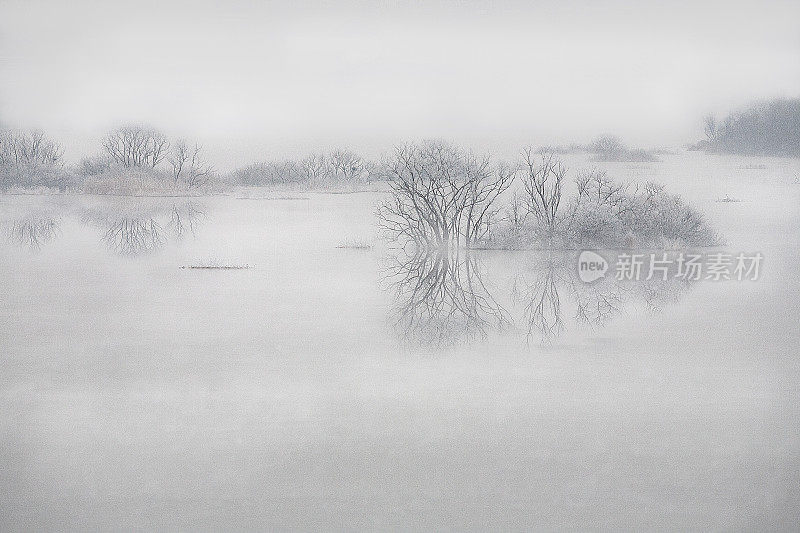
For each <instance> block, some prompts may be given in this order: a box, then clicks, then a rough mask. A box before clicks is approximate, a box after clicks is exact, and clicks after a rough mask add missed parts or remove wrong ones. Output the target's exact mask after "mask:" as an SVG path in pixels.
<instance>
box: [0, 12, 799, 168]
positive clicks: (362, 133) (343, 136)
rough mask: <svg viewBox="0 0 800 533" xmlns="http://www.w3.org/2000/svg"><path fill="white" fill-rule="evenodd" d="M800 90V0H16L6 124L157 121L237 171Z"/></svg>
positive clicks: (613, 120)
mask: <svg viewBox="0 0 800 533" xmlns="http://www.w3.org/2000/svg"><path fill="white" fill-rule="evenodd" d="M778 95H783V96H798V95H800V2H798V1H796V0H793V1H786V2H769V1H760V2H755V1H754V2H736V1H726V2H700V1H692V2H652V3H647V2H642V1H629V2H604V1H587V2H519V3H516V2H500V1H495V2H466V1H462V2H425V3H424V4H423V3H413V2H352V1H350V2H254V1H252V2H248V1H226V2H222V1H220V2H202V1H194V2H169V1H165V0H161V1H149V0H128V1H126V2H113V1H102V2H90V1H80V0H72V1H70V2H55V1H53V2H49V1H48V2H44V1H35V0H25V1H9V0H0V122H2V123H3V124H5V125H6V126H10V127H37V128H43V129H45V130H47V131H48V132H51V133H52V134H53V135H54V136H55V137H57V138H59V139H61V140H63V141H65V142H68V145H69V146H68V155H71V156H73V157H77V156H80V155H84V153H85V152H87V151H90V150H92V149H93V147H94V146H95V144H96V143H98V142H99V138H100V136H101V135H102V132H103V131H104V130H106V129H108V128H111V127H113V126H115V125H118V124H121V123H125V122H140V123H150V124H153V125H155V126H157V127H159V128H162V129H163V130H165V131H166V132H168V133H170V134H172V135H182V136H188V137H192V138H197V139H199V140H201V141H202V142H203V143H204V144H205V145H206V147H207V148H208V149H209V150H210V151H211V153H212V154H213V157H214V159H215V160H216V161H217V163H218V165H219V166H220V167H223V168H225V167H229V166H231V165H233V164H239V163H242V164H243V163H249V162H252V161H254V160H257V159H264V158H269V157H276V156H284V155H294V154H297V153H301V152H305V151H308V150H316V149H326V148H330V147H333V146H335V145H342V146H349V147H351V148H353V149H356V150H361V151H363V152H365V153H368V154H371V155H372V154H375V153H377V152H379V151H381V150H384V149H386V148H389V147H390V146H391V145H392V144H393V143H396V142H397V141H399V140H401V139H415V138H423V137H448V138H452V139H455V140H457V141H460V142H464V143H466V144H469V145H470V146H472V147H473V148H476V149H480V150H483V149H493V150H495V151H497V150H500V151H502V148H501V147H504V146H510V147H511V149H512V150H513V151H516V150H518V149H519V147H520V146H522V145H524V144H542V143H549V142H570V141H573V140H574V141H587V140H589V139H591V137H592V136H594V135H596V134H599V133H602V132H613V133H617V134H619V135H620V136H622V137H623V138H624V139H625V140H627V141H628V142H629V143H630V144H634V145H645V146H652V145H675V144H681V143H684V142H687V141H689V140H692V139H693V138H695V137H697V136H699V135H700V130H701V126H700V118H701V117H702V115H703V114H704V113H706V112H708V111H717V112H719V113H722V112H724V111H726V110H728V109H730V108H732V107H737V106H741V105H743V104H744V103H746V102H748V101H750V100H752V99H756V98H765V97H771V96H778Z"/></svg>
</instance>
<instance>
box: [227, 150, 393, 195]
mask: <svg viewBox="0 0 800 533" xmlns="http://www.w3.org/2000/svg"><path fill="white" fill-rule="evenodd" d="M381 179H383V170H382V167H381V166H380V165H378V164H376V163H374V162H372V161H368V160H366V159H364V158H362V157H361V156H360V155H358V154H356V153H354V152H351V151H350V150H343V149H339V150H333V151H332V152H329V153H319V154H310V155H308V156H306V157H305V158H303V159H299V160H292V159H284V160H278V161H265V162H260V163H254V164H252V165H249V166H246V167H243V168H239V169H237V170H235V171H233V172H232V173H231V174H230V176H229V181H230V182H231V183H232V184H234V185H245V186H272V185H305V186H312V187H313V186H321V187H326V186H347V185H360V184H365V183H369V182H373V181H378V180H381Z"/></svg>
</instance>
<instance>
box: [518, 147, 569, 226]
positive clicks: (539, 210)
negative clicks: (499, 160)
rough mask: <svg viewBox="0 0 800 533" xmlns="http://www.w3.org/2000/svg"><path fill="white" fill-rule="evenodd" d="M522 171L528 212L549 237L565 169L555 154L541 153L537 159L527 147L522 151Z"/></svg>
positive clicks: (557, 207) (559, 200)
mask: <svg viewBox="0 0 800 533" xmlns="http://www.w3.org/2000/svg"><path fill="white" fill-rule="evenodd" d="M523 172H524V176H523V179H522V184H523V186H524V188H525V206H526V208H527V211H528V212H529V213H530V214H532V215H533V216H534V218H535V219H536V221H537V223H538V224H539V225H540V226H541V227H542V228H544V229H545V230H546V231H547V234H548V236H550V237H552V236H553V235H554V233H555V230H556V222H557V218H558V210H559V207H560V206H561V195H562V188H563V184H564V178H565V177H566V175H567V169H566V168H565V167H564V165H563V164H562V163H561V160H560V159H559V158H558V157H557V156H555V155H554V154H542V155H541V157H540V159H539V161H537V158H536V155H535V153H534V151H533V149H532V148H527V149H526V150H525V151H524V162H523Z"/></svg>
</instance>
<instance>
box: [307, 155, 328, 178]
mask: <svg viewBox="0 0 800 533" xmlns="http://www.w3.org/2000/svg"><path fill="white" fill-rule="evenodd" d="M300 170H301V172H302V173H303V175H304V176H305V178H306V179H307V180H308V181H310V182H312V183H314V182H321V181H324V180H325V178H327V176H328V173H329V170H330V169H329V167H328V160H327V158H326V157H325V156H324V155H322V154H310V155H308V156H307V157H306V158H304V159H303V160H302V161H300Z"/></svg>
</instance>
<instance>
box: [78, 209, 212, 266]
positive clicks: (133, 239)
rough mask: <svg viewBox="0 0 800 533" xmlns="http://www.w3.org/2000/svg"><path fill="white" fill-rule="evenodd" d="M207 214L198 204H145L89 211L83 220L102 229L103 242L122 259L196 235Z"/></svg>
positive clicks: (155, 249) (152, 250)
mask: <svg viewBox="0 0 800 533" xmlns="http://www.w3.org/2000/svg"><path fill="white" fill-rule="evenodd" d="M204 217H205V212H204V211H203V210H202V207H201V206H200V204H198V203H196V202H180V203H178V202H169V203H164V202H160V201H146V202H141V203H122V204H116V205H114V204H112V205H108V204H105V203H104V204H103V205H101V206H97V207H94V208H92V209H87V210H86V211H85V213H84V216H83V220H84V222H86V223H88V224H92V225H95V226H99V227H101V228H103V230H104V231H103V236H102V241H103V242H104V243H105V244H106V246H108V248H109V249H111V250H113V251H114V252H116V253H118V254H120V255H141V254H145V253H150V252H154V251H157V250H159V249H161V248H162V247H163V246H164V245H165V244H166V243H167V240H168V239H169V238H173V239H174V240H176V241H178V240H180V239H182V238H183V237H184V236H185V235H186V234H187V233H191V234H195V232H196V231H197V228H198V225H199V222H200V220H202V219H203V218H204Z"/></svg>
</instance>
